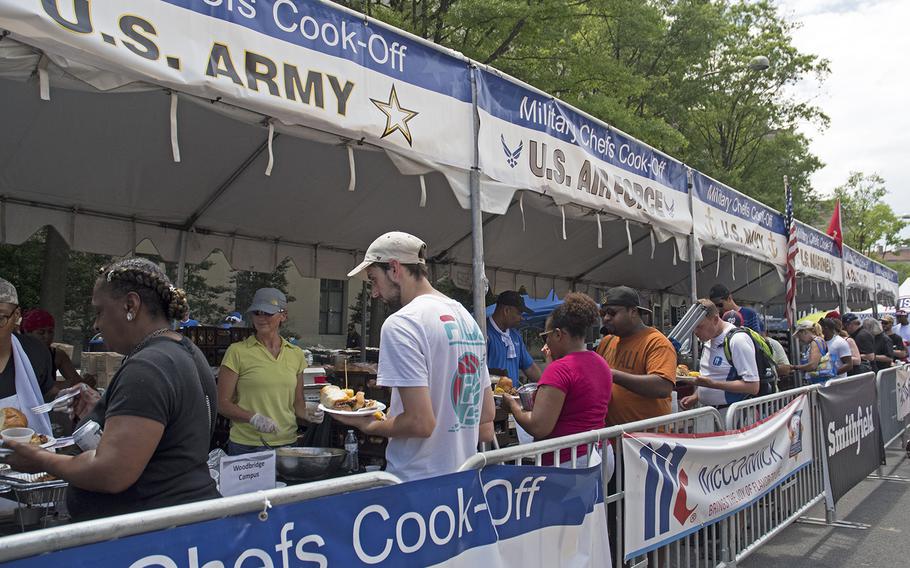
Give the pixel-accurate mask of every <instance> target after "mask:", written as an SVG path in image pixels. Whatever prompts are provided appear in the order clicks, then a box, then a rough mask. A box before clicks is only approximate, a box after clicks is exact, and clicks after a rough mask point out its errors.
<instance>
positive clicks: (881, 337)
mask: <svg viewBox="0 0 910 568" xmlns="http://www.w3.org/2000/svg"><path fill="white" fill-rule="evenodd" d="M873 341H874V343H875V351H874V353H875V354H876V355H886V356H887V357H888V358H890V359H891V361H894V351H893V350H892V348H891V338H890V337H888V336H887V335H885V334H884V333H879V334H878V335H876V336H874V337H873ZM890 366H891V362H890V361H889V362H888V363H881V362H879V361H876V362H875V363H873V364H872V368H873V369H875V370H876V371H881V370H882V369H887V368H889V367H890Z"/></svg>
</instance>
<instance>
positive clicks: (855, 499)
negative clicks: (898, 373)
mask: <svg viewBox="0 0 910 568" xmlns="http://www.w3.org/2000/svg"><path fill="white" fill-rule="evenodd" d="M898 445H899V442H896V443H894V444H892V446H891V448H890V449H888V451H887V461H888V465H886V466H884V468H883V473H884V474H885V475H886V476H899V477H903V478H906V480H907V481H904V482H899V481H885V480H881V479H866V480H864V481H863V482H862V483H860V484H859V485H858V486H856V487H854V488H853V489H852V490H851V491H850V492H849V493H848V494H847V495H845V496H844V498H843V499H841V501H840V502H839V503H838V504H837V520H842V521H849V522H853V523H865V524H867V525H871V526H870V527H869V528H868V529H866V530H857V529H854V528H840V527H829V526H817V525H810V524H804V523H800V522H797V523H794V524H792V525H790V526H789V527H787V528H786V529H784V530H783V532H781V533H780V534H779V535H777V536H776V537H774V538H773V539H771V541H770V542H768V543H767V544H765V545H764V546H762V547H760V548H759V549H758V550H757V551H756V552H754V553H753V554H752V555H751V556H749V557H748V558H746V559H745V560H744V561H742V562H741V563H739V564H738V566H740V567H741V568H772V567H777V566H780V567H786V568H822V567H824V568H837V567H848V566H849V567H851V568H852V567H860V566H875V567H882V568H891V567H904V566H910V460H908V459H907V458H906V455H905V453H904V451H903V450H901V449H898ZM806 516H808V517H815V518H822V519H823V518H824V516H825V509H824V505H818V506H816V507H814V508H813V509H812V510H811V511H809V513H808V514H807V515H806Z"/></svg>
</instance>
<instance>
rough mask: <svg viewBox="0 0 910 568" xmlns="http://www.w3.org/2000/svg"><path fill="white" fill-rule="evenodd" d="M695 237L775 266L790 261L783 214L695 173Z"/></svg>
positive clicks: (779, 269) (781, 271)
mask: <svg viewBox="0 0 910 568" xmlns="http://www.w3.org/2000/svg"><path fill="white" fill-rule="evenodd" d="M693 183H694V188H693V189H694V191H695V200H694V201H693V210H694V221H695V238H696V239H697V240H698V243H699V245H711V246H715V247H720V248H722V249H724V250H726V251H729V252H734V253H736V254H740V255H745V256H748V257H751V258H754V259H757V260H760V261H762V262H766V263H768V264H771V265H772V266H775V267H776V268H777V269H778V271H779V272H780V274H781V277H783V270H784V267H785V266H786V263H787V235H786V233H787V231H786V227H785V226H784V225H785V222H784V217H783V216H782V215H781V214H780V213H778V212H777V211H774V210H773V209H771V208H769V207H766V206H765V205H762V204H761V203H759V202H758V201H755V200H754V199H751V198H749V197H746V196H745V195H743V194H742V193H740V192H738V191H736V190H735V189H732V188H730V187H728V186H726V185H724V184H722V183H720V182H719V181H717V180H714V179H712V178H710V177H708V176H706V175H704V174H700V173H698V172H693Z"/></svg>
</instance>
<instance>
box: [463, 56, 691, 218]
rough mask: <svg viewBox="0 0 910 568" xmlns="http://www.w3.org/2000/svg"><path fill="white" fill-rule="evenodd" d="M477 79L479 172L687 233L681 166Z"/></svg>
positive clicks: (512, 85) (559, 106)
mask: <svg viewBox="0 0 910 568" xmlns="http://www.w3.org/2000/svg"><path fill="white" fill-rule="evenodd" d="M477 77H478V81H477V82H478V95H477V104H478V108H479V113H480V137H479V146H480V166H481V170H482V171H483V173H484V174H486V175H487V176H489V177H491V178H493V179H494V180H495V181H498V182H502V183H504V184H506V185H509V186H511V187H515V188H522V189H530V190H534V191H536V192H538V193H544V194H546V195H549V196H551V197H552V198H553V199H554V201H556V203H557V204H560V205H564V204H567V203H575V204H579V205H583V206H585V207H587V208H590V209H593V210H595V211H601V212H605V213H609V214H612V215H616V216H619V217H621V218H623V219H634V220H638V221H641V222H642V223H647V224H650V225H653V226H655V227H658V228H661V229H665V230H667V231H669V232H671V233H674V234H677V235H685V234H688V232H689V230H690V229H691V227H692V216H691V214H690V212H689V203H688V193H687V188H686V168H685V166H683V165H682V164H681V163H680V162H678V161H676V160H674V159H673V158H671V157H669V156H667V155H665V154H662V153H660V152H658V151H657V150H655V149H653V148H651V147H649V146H647V145H645V144H642V143H641V142H639V141H638V140H635V139H634V138H632V137H630V136H628V135H626V134H624V133H622V132H620V131H618V130H616V129H614V128H612V127H610V126H608V125H605V124H603V123H600V122H597V121H595V120H593V119H591V118H588V117H586V116H585V115H583V114H581V113H579V112H577V111H575V110H573V109H572V108H570V107H569V106H568V105H566V104H563V103H561V102H560V101H558V100H555V99H553V98H552V97H548V96H545V95H541V94H540V93H538V92H535V91H532V90H531V89H528V88H525V87H523V86H521V85H520V84H518V83H516V82H513V81H510V80H507V79H504V78H502V77H500V76H497V75H494V74H492V73H489V72H486V71H481V72H479V73H477Z"/></svg>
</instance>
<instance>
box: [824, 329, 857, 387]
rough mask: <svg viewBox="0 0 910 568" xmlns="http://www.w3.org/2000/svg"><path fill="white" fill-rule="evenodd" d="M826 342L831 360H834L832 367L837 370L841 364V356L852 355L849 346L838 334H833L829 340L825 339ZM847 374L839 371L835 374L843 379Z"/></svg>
mask: <svg viewBox="0 0 910 568" xmlns="http://www.w3.org/2000/svg"><path fill="white" fill-rule="evenodd" d="M825 343H827V344H828V353H829V354H830V355H831V360H832V361H834V369H835V370H837V369H839V368H840V367H841V365H843V363H842V362H841V358H842V357H850V358H852V357H853V353H852V352H851V351H850V346H849V345H847V341H846V340H844V338H843V337H841V336H839V335H835V336H834V337H832V338H831V341H825ZM846 376H847V373H840V374H839V375H837V378H839V379H843V378H845V377H846Z"/></svg>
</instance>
